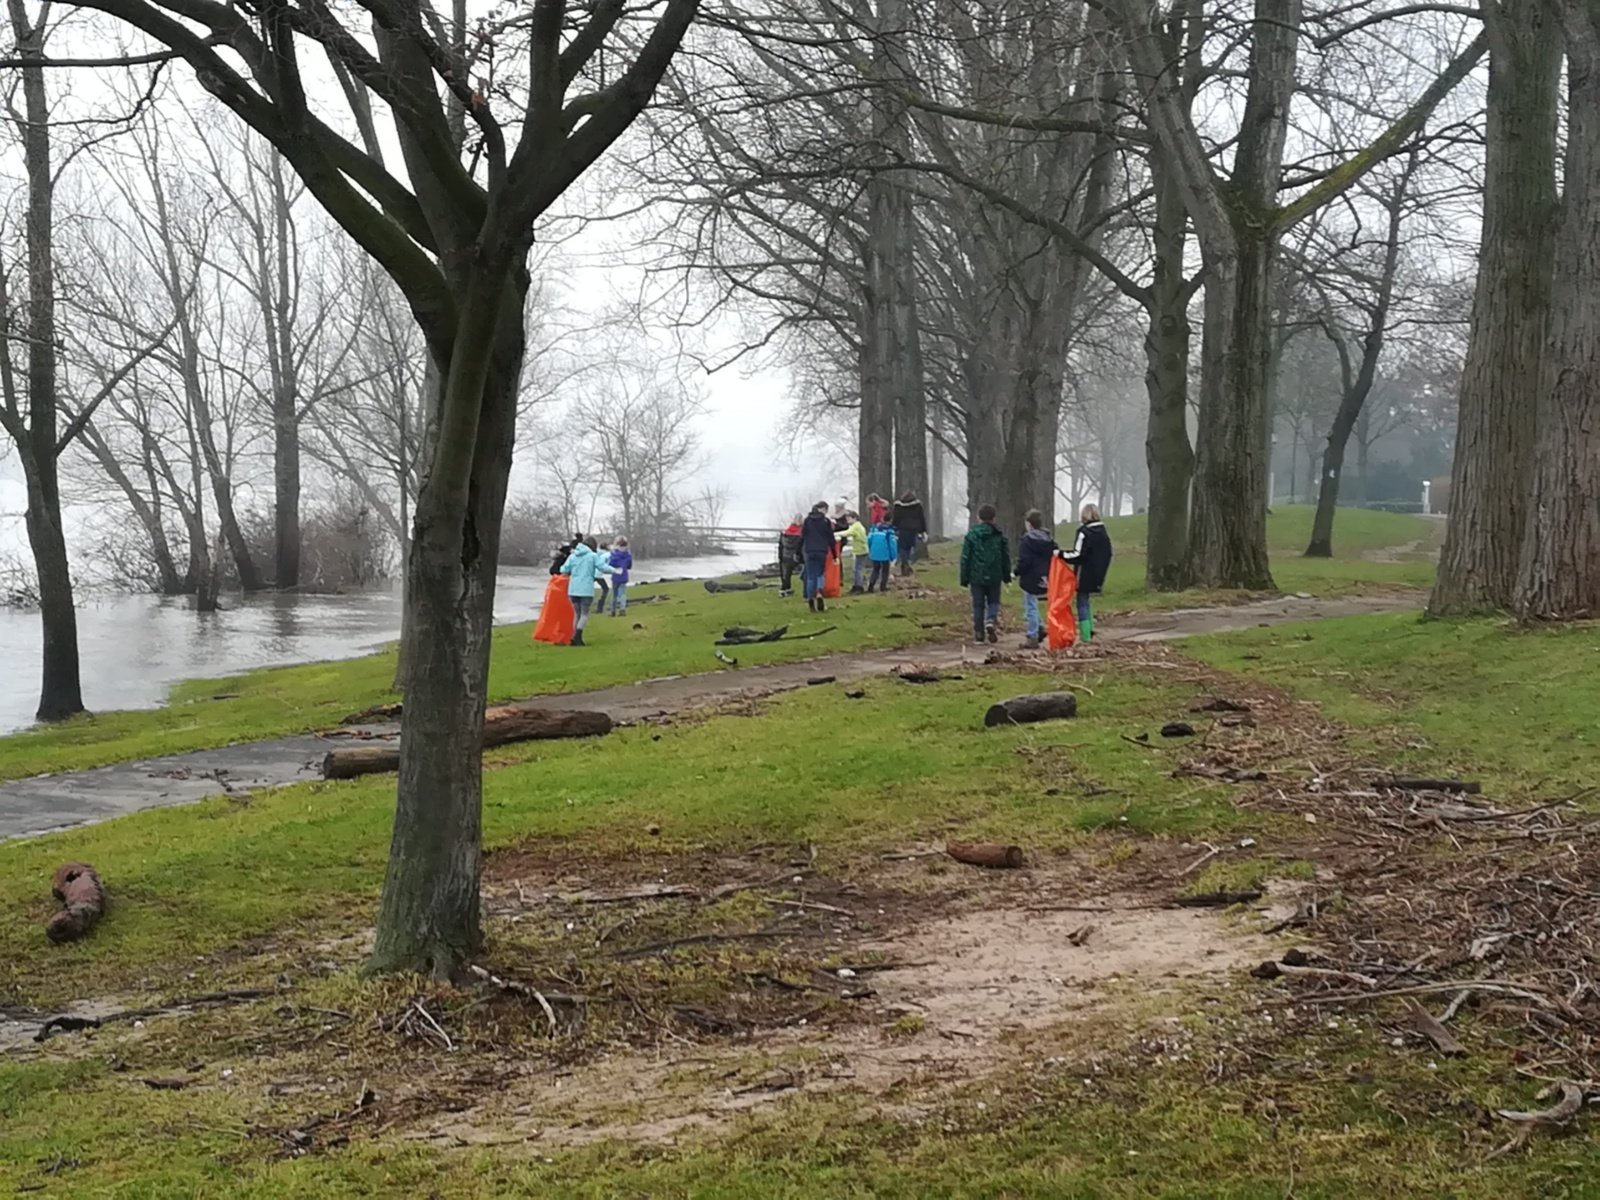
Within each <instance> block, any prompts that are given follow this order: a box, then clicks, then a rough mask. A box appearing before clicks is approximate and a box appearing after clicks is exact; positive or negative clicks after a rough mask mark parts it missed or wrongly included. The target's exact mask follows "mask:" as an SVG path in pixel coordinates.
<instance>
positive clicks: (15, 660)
mask: <svg viewBox="0 0 1600 1200" xmlns="http://www.w3.org/2000/svg"><path fill="white" fill-rule="evenodd" d="M773 548H774V547H773V545H772V543H761V544H759V545H741V546H738V547H735V548H734V550H735V552H734V553H731V554H729V555H706V556H701V557H699V558H687V559H660V560H655V561H651V560H642V561H641V562H640V564H639V569H638V571H637V572H636V578H637V579H638V580H639V581H640V583H641V586H642V585H643V584H644V583H647V582H649V581H653V580H655V579H658V578H664V577H670V578H710V577H714V576H718V575H721V574H724V573H727V572H733V571H741V570H750V569H752V568H755V567H758V566H760V565H762V564H763V563H765V562H767V561H768V560H769V559H771V558H772V556H773ZM548 578H549V575H548V572H547V570H546V569H545V568H508V569H506V570H503V571H502V572H501V574H500V578H499V581H498V583H497V586H496V592H495V620H496V623H497V624H502V625H505V624H513V623H516V622H519V621H527V620H529V619H531V617H532V616H533V615H535V614H537V612H538V610H539V605H540V603H541V602H542V600H543V598H544V586H545V583H546V581H547V580H548ZM400 615H401V605H400V589H399V584H398V581H395V582H392V583H391V584H390V585H389V586H387V587H383V588H375V589H372V590H368V591H362V592H351V593H347V594H343V595H311V594H299V593H279V592H263V593H259V594H255V595H249V596H229V597H225V598H224V611H222V612H217V613H207V614H200V613H196V612H195V611H194V609H193V606H192V604H191V601H190V599H189V598H188V597H182V596H180V597H161V596H88V597H85V598H83V599H82V600H81V602H80V604H79V607H78V641H79V651H80V657H81V660H82V670H83V693H84V699H85V701H86V702H87V703H88V704H89V706H90V708H91V710H93V711H95V712H114V711H117V710H121V709H140V708H156V707H158V706H160V705H161V704H163V703H164V702H165V701H166V699H167V694H168V691H169V689H171V688H173V687H174V686H176V685H178V684H181V683H183V682H184V681H186V680H191V679H216V678H220V677H222V676H225V675H230V674H241V673H243V672H246V671H258V670H263V669H266V668H271V667H285V666H298V665H301V664H305V663H310V662H326V661H334V660H341V659H350V658H359V657H361V656H363V655H367V654H372V653H374V652H376V651H379V650H381V649H383V648H384V647H385V646H387V645H388V644H389V643H391V642H393V641H394V640H395V639H396V638H398V637H399V634H400ZM40 636H41V634H40V626H39V614H38V613H37V612H34V611H29V610H20V609H7V608H0V679H5V680H7V681H20V682H21V683H22V684H23V686H18V684H17V683H13V685H12V686H11V687H9V688H7V689H6V690H5V691H3V692H0V735H3V734H5V733H9V732H12V731H14V730H18V729H23V728H26V727H27V726H28V725H31V724H32V723H33V713H34V710H35V708H36V707H37V704H38V695H37V690H36V689H37V680H38V674H39V639H40Z"/></svg>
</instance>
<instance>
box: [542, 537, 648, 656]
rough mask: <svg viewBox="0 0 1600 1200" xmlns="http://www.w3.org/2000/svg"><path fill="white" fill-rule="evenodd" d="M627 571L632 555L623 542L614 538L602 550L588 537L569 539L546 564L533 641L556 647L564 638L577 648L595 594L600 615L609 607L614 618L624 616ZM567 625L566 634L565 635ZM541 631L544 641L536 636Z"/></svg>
mask: <svg viewBox="0 0 1600 1200" xmlns="http://www.w3.org/2000/svg"><path fill="white" fill-rule="evenodd" d="M632 570H633V552H632V551H630V550H629V549H628V539H627V538H625V537H619V538H617V539H616V540H615V541H614V542H612V543H611V545H609V546H607V547H605V548H604V549H602V548H601V546H600V543H599V542H598V541H597V540H596V539H595V538H594V537H593V536H592V535H591V536H589V537H585V536H584V535H583V534H581V533H575V534H573V535H572V540H571V541H570V542H567V543H566V544H564V545H563V546H561V547H560V548H559V549H558V550H557V551H556V555H555V558H554V559H552V560H551V562H550V580H551V586H550V587H549V588H547V589H546V590H545V603H544V609H543V610H542V611H541V613H540V620H539V624H538V625H537V626H536V627H535V628H534V633H533V636H534V637H535V638H536V639H538V640H540V641H558V642H559V641H562V640H563V637H564V635H565V644H566V645H569V646H582V645H583V644H584V641H583V631H584V628H585V627H586V626H587V625H588V624H589V615H590V613H591V612H593V611H594V602H595V592H596V591H597V590H598V592H599V593H600V610H599V611H601V612H605V611H606V610H607V607H608V605H609V608H610V612H611V615H612V616H613V617H620V616H621V615H622V614H623V613H625V612H627V611H628V577H629V574H630V572H632ZM562 583H565V587H562V586H561V584H562ZM563 602H564V603H565V607H563ZM569 613H570V621H569V620H568V615H569ZM547 618H548V619H547ZM569 625H570V628H571V633H570V635H567V629H568V627H569ZM541 630H543V631H544V632H545V635H546V636H544V637H540V633H541Z"/></svg>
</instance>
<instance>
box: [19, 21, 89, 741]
mask: <svg viewBox="0 0 1600 1200" xmlns="http://www.w3.org/2000/svg"><path fill="white" fill-rule="evenodd" d="M10 13H11V26H12V33H13V34H14V36H15V37H16V40H17V49H18V51H19V52H20V53H22V54H23V55H24V56H25V57H29V58H34V57H38V58H42V57H43V56H44V42H45V32H46V30H45V26H44V17H43V16H42V15H41V17H40V19H39V23H38V24H37V25H34V24H31V23H30V21H29V18H28V14H27V11H26V10H25V9H24V7H23V5H22V2H21V0H11V5H10ZM22 94H23V106H24V110H25V111H24V119H22V120H19V121H18V125H19V126H20V133H21V139H22V152H23V166H24V169H25V170H26V172H27V178H28V207H27V216H26V232H27V248H28V305H27V312H28V326H27V337H28V355H27V362H28V366H27V381H28V384H27V399H28V423H27V427H26V429H21V428H14V429H13V430H12V432H13V434H14V436H16V440H17V444H18V448H19V450H20V452H21V458H22V463H23V473H24V475H25V476H26V478H27V484H28V509H27V529H28V543H29V546H30V547H31V549H32V551H33V561H34V569H35V571H36V572H37V574H38V577H39V609H40V619H41V621H42V623H43V627H44V628H43V632H44V638H43V645H44V657H43V662H42V664H41V665H42V673H41V678H40V684H39V708H38V713H37V715H38V718H39V720H41V721H59V720H63V719H65V718H66V717H70V716H73V715H74V714H76V713H80V712H82V711H83V686H82V683H81V680H80V676H79V669H78V666H79V664H78V614H77V608H76V604H75V601H74V599H73V595H72V575H71V573H70V571H69V569H68V565H67V539H66V534H65V531H64V529H63V527H62V521H61V485H60V466H59V463H58V461H57V458H58V454H59V449H58V447H57V445H56V440H57V438H58V436H59V434H58V430H57V420H56V418H57V413H58V404H57V395H56V387H57V384H58V382H59V380H58V377H57V373H56V271H55V176H54V173H53V171H52V168H51V163H50V104H49V99H48V97H47V96H46V94H45V84H44V69H43V68H42V67H38V68H28V69H25V70H24V71H23V72H22ZM12 111H13V113H15V109H13V110H12ZM9 352H10V351H9V348H7V349H6V350H5V353H8V354H9ZM9 373H10V372H9V366H8V370H7V374H8V375H9ZM9 382H10V381H9V380H8V383H9ZM7 390H8V391H9V392H11V393H12V395H11V396H10V397H8V399H12V398H14V396H15V392H14V389H13V387H8V388H7Z"/></svg>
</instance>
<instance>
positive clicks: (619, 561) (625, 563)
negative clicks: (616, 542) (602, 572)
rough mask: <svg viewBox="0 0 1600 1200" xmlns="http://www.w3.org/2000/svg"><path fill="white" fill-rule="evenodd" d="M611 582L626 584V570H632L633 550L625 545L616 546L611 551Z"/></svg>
mask: <svg viewBox="0 0 1600 1200" xmlns="http://www.w3.org/2000/svg"><path fill="white" fill-rule="evenodd" d="M610 557H611V570H612V572H613V573H612V576H611V582H612V583H619V584H626V583H627V582H628V572H630V571H632V570H633V551H631V550H629V549H628V548H627V547H626V546H617V547H615V548H614V549H613V550H612V551H611V556H610Z"/></svg>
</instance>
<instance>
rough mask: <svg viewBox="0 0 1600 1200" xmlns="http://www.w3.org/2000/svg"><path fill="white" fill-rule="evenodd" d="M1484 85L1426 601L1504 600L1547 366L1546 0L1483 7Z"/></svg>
mask: <svg viewBox="0 0 1600 1200" xmlns="http://www.w3.org/2000/svg"><path fill="white" fill-rule="evenodd" d="M1484 18H1485V26H1486V28H1487V30H1488V32H1489V36H1490V40H1489V92H1488V110H1487V117H1486V121H1487V124H1486V131H1485V138H1486V140H1485V149H1484V193H1483V231H1482V241H1481V246H1480V252H1479V256H1478V280H1477V290H1476V293H1475V296H1474V300H1473V305H1472V334H1471V341H1470V342H1469V343H1468V346H1467V359H1466V363H1465V365H1464V366H1463V368H1462V372H1461V396H1460V411H1459V417H1458V421H1457V429H1456V450H1455V461H1454V463H1453V464H1452V468H1451V472H1450V506H1451V512H1450V523H1449V526H1448V528H1447V530H1446V533H1445V543H1444V550H1443V552H1442V553H1441V555H1440V558H1439V573H1438V578H1437V580H1436V582H1435V583H1434V588H1433V595H1432V597H1431V598H1430V599H1429V602H1428V611H1429V612H1431V613H1433V614H1435V615H1445V614H1459V613H1470V612H1484V611H1491V610H1496V609H1505V608H1509V607H1511V605H1512V601H1513V594H1512V593H1513V590H1514V588H1515V585H1516V581H1517V574H1518V567H1519V565H1520V562H1521V550H1522V545H1523V539H1524V535H1525V532H1526V525H1527V502H1528V491H1529V485H1530V480H1531V476H1532V447H1533V420H1532V413H1531V412H1530V411H1529V409H1530V404H1529V399H1528V397H1529V390H1530V381H1532V380H1535V379H1538V378H1540V377H1541V376H1540V363H1541V359H1542V355H1543V353H1544V349H1545V321H1546V315H1547V310H1548V307H1549V299H1550V281H1551V257H1552V247H1551V231H1552V229H1553V228H1554V225H1555V213H1556V191H1555V157H1556V115H1557V109H1558V100H1559V97H1558V88H1559V77H1560V60H1561V56H1560V45H1559V42H1558V38H1557V29H1556V21H1555V18H1554V16H1553V15H1551V13H1550V12H1549V11H1548V9H1547V7H1546V5H1545V4H1544V3H1542V0H1505V2H1504V3H1502V4H1498V5H1488V6H1486V7H1485V10H1484Z"/></svg>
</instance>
